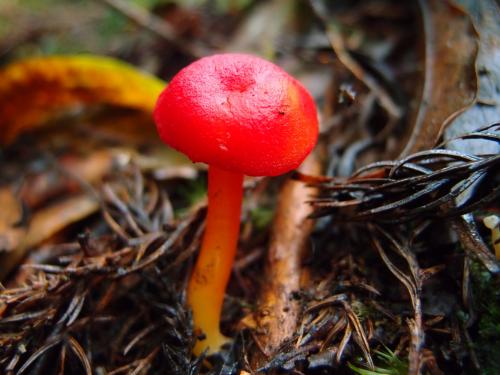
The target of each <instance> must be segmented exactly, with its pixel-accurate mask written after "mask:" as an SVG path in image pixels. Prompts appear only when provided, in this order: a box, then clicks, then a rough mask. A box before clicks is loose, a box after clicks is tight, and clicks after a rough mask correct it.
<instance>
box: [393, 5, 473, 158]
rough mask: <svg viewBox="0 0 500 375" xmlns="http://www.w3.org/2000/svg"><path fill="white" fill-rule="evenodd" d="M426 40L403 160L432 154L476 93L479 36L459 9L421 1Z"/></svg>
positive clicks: (470, 103)
mask: <svg viewBox="0 0 500 375" xmlns="http://www.w3.org/2000/svg"><path fill="white" fill-rule="evenodd" d="M419 5H420V9H421V13H422V22H423V29H424V33H425V35H424V37H425V58H424V69H425V71H424V77H423V79H424V81H423V87H422V91H421V97H420V100H419V103H420V104H419V106H418V111H416V112H415V113H413V114H411V115H410V124H413V127H412V129H411V133H410V134H408V135H407V138H408V141H407V142H406V146H405V149H404V150H403V152H402V156H401V157H404V156H407V155H409V154H412V153H415V152H418V151H422V150H426V149H430V148H432V147H433V146H435V145H436V143H437V141H438V139H439V138H440V136H441V135H442V132H443V130H444V129H445V128H446V126H447V124H449V123H450V122H451V121H452V120H453V119H454V118H455V117H456V116H457V115H458V114H460V113H461V112H463V111H464V110H465V109H466V108H467V107H469V106H470V105H472V104H473V103H474V100H475V98H476V93H477V75H476V66H475V64H476V56H477V50H478V44H477V39H478V36H477V33H476V31H475V30H474V27H473V25H472V23H471V21H470V18H469V17H468V16H467V14H466V13H465V12H463V11H462V10H461V8H459V7H456V6H454V5H452V4H451V3H449V2H447V1H432V0H420V1H419Z"/></svg>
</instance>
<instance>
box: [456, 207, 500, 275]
mask: <svg viewBox="0 0 500 375" xmlns="http://www.w3.org/2000/svg"><path fill="white" fill-rule="evenodd" d="M451 223H452V227H453V230H454V231H455V232H456V233H457V234H458V238H459V239H460V242H461V243H462V246H463V247H464V250H465V252H466V254H467V255H468V256H472V257H475V258H477V259H478V260H479V261H480V262H481V263H482V264H483V265H484V266H485V267H486V268H487V269H488V271H490V272H491V273H495V274H497V273H500V265H499V263H498V262H497V260H496V258H495V255H494V254H493V253H492V252H491V251H490V249H489V248H488V246H487V245H486V244H485V243H484V241H483V239H482V237H481V235H480V234H479V231H478V230H477V227H476V223H475V222H474V217H473V216H472V214H466V215H462V216H460V217H457V218H454V219H453V220H452V222H451Z"/></svg>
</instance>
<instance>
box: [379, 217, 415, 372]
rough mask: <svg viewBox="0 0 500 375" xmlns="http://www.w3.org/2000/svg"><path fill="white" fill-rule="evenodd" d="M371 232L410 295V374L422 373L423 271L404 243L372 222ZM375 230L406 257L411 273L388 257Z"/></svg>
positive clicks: (395, 274) (383, 257) (393, 272)
mask: <svg viewBox="0 0 500 375" xmlns="http://www.w3.org/2000/svg"><path fill="white" fill-rule="evenodd" d="M369 228H370V234H371V237H372V241H373V244H374V245H375V247H376V249H377V251H378V252H379V254H380V256H381V257H382V260H383V261H384V263H385V264H386V265H387V267H388V268H389V270H390V271H391V273H392V274H393V275H394V276H396V277H397V278H398V280H399V281H400V282H401V283H402V284H403V285H404V286H405V287H406V289H407V290H408V293H409V295H410V299H411V303H412V307H413V311H414V315H413V318H412V319H408V320H407V324H408V328H409V331H410V345H409V353H408V374H409V375H418V374H420V373H421V368H422V348H423V345H424V330H423V326H422V302H421V289H422V272H421V269H420V267H419V265H418V262H417V259H416V257H415V254H414V253H413V252H412V251H411V250H410V249H409V248H408V247H407V246H405V245H404V244H401V243H399V242H398V241H396V239H395V238H394V237H392V236H391V235H390V234H389V233H388V232H386V231H385V230H383V229H382V228H381V227H379V226H375V225H372V224H370V225H369ZM375 231H377V232H379V233H381V234H382V235H383V236H384V237H385V238H386V239H387V240H388V241H389V243H390V244H391V246H392V247H393V248H394V249H395V251H396V252H397V253H398V254H399V255H400V256H401V257H403V258H404V259H405V261H406V263H407V264H408V268H409V270H410V275H406V274H405V273H404V272H403V271H401V270H400V269H398V268H397V267H396V266H395V265H394V263H393V262H392V261H391V260H390V259H389V258H388V256H387V254H386V253H385V250H384V248H383V246H382V244H381V243H380V241H379V240H378V238H377V236H376V234H375Z"/></svg>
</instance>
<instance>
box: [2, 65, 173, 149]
mask: <svg viewBox="0 0 500 375" xmlns="http://www.w3.org/2000/svg"><path fill="white" fill-rule="evenodd" d="M164 86H165V83H164V82H162V81H161V80H159V79H157V78H155V77H153V76H150V75H147V74H144V73H141V72H139V71H138V70H136V69H135V68H134V67H132V66H130V65H128V64H126V63H123V62H121V61H118V60H114V59H111V58H107V57H98V56H90V55H79V56H52V57H38V58H31V59H27V60H23V61H19V62H15V63H13V64H11V65H8V66H7V67H5V68H4V69H3V70H0V124H1V125H0V127H1V131H0V143H4V144H5V143H9V142H11V141H12V140H14V139H15V138H16V137H17V136H18V135H19V134H20V133H22V132H23V131H26V130H29V129H31V128H33V127H37V126H40V125H42V124H44V123H46V122H47V121H49V120H52V119H56V118H57V117H59V116H60V115H61V114H64V113H67V112H69V111H71V110H75V109H78V108H79V107H81V106H84V105H100V104H105V105H114V106H120V107H126V108H133V109H138V110H143V111H147V112H150V111H152V109H153V107H154V104H155V102H156V98H157V96H158V94H159V93H160V91H161V90H162V88H163V87H164Z"/></svg>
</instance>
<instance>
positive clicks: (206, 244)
mask: <svg viewBox="0 0 500 375" xmlns="http://www.w3.org/2000/svg"><path fill="white" fill-rule="evenodd" d="M242 197H243V175H242V174H239V173H233V172H228V171H225V170H223V169H220V168H217V167H214V166H210V167H209V169H208V213H207V219H206V227H205V234H204V236H203V242H202V245H201V250H200V254H199V256H198V259H197V261H196V265H195V267H194V270H193V274H192V276H191V280H190V282H189V286H188V304H189V305H190V307H191V309H192V311H193V321H194V326H195V329H197V330H200V331H201V332H202V333H203V334H204V335H205V336H206V338H205V339H204V340H202V341H198V342H197V343H196V346H195V348H194V353H195V354H196V355H199V354H201V353H202V352H203V351H204V350H205V349H208V351H209V353H213V352H216V351H218V350H219V349H220V347H221V346H222V345H223V344H225V343H226V342H227V341H228V339H227V338H226V337H225V336H223V335H222V334H221V333H220V329H219V323H220V315H221V310H222V304H223V302H224V294H225V290H226V286H227V283H228V281H229V277H230V275H231V269H232V265H233V262H234V257H235V254H236V245H237V243H238V237H239V231H240V214H241V201H242Z"/></svg>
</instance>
